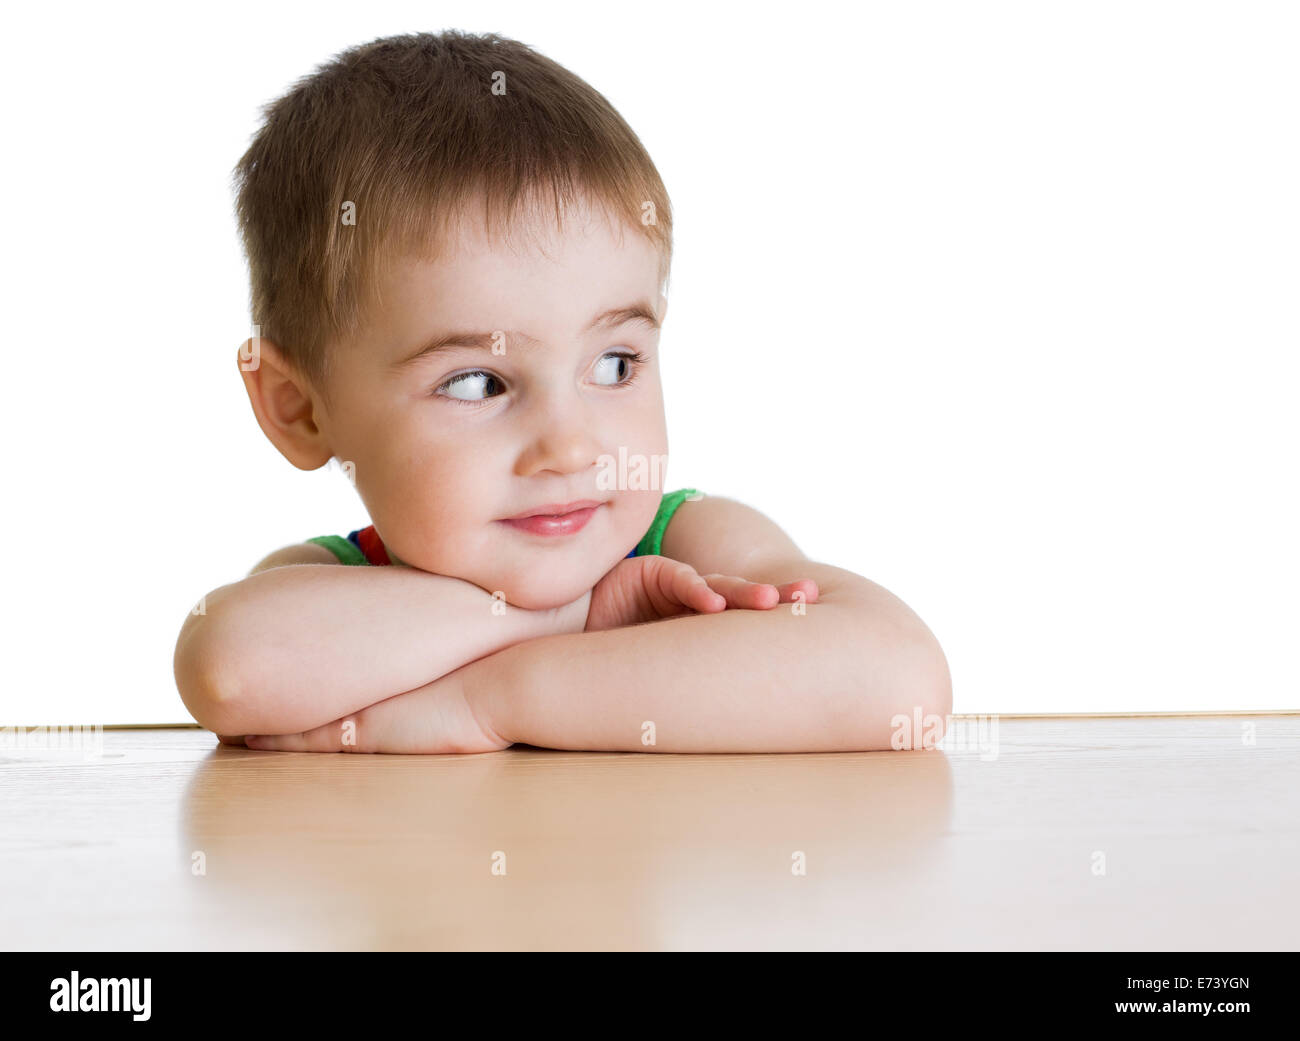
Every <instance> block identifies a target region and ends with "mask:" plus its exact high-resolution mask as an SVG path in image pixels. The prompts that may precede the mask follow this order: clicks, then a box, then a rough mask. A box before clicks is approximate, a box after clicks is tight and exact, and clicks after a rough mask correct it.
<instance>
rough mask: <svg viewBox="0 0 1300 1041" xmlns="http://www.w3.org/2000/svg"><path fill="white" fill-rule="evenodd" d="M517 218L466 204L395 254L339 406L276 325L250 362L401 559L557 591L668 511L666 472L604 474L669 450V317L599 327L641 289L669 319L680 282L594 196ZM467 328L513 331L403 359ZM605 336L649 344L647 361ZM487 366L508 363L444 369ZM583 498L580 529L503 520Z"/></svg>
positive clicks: (343, 376)
mask: <svg viewBox="0 0 1300 1041" xmlns="http://www.w3.org/2000/svg"><path fill="white" fill-rule="evenodd" d="M466 212H475V211H474V210H472V209H467V211H466ZM514 230H515V231H516V232H520V233H521V234H514V235H513V236H511V238H510V239H509V240H504V239H493V238H492V237H491V236H489V234H488V231H487V229H486V228H485V227H484V226H483V225H482V223H481V222H479V221H474V220H465V219H462V220H460V221H458V222H456V223H454V224H453V225H452V227H451V228H450V229H449V232H448V234H447V236H446V241H445V242H444V244H443V245H444V249H443V251H442V252H441V254H440V255H439V256H437V257H436V258H433V259H425V258H407V259H404V260H402V261H400V262H399V263H397V264H395V265H394V269H393V271H392V273H391V277H390V278H389V280H388V282H387V284H386V285H385V286H384V288H383V301H384V303H383V307H382V308H375V309H374V313H373V314H372V316H371V320H370V321H368V322H367V323H364V330H365V332H364V338H363V339H359V340H354V341H351V342H346V343H343V344H340V345H338V348H337V354H336V358H337V367H336V369H335V370H334V372H333V373H332V376H331V381H330V385H329V398H330V400H329V405H328V406H327V404H326V401H325V399H324V398H323V397H322V396H321V395H320V394H318V393H316V391H314V390H313V389H312V387H311V386H310V385H309V384H308V383H307V381H306V380H305V379H303V378H302V377H300V376H299V375H298V374H297V373H295V372H294V371H293V370H292V367H291V366H290V365H289V364H288V363H287V362H286V361H285V359H284V357H283V355H282V354H281V353H280V351H279V350H278V348H277V347H276V346H275V344H274V343H271V342H270V341H268V340H265V339H264V340H262V341H261V363H260V364H259V366H258V368H257V369H256V370H253V371H251V372H249V371H246V372H244V373H243V375H244V379H245V381H246V382H247V383H248V384H249V396H250V399H251V400H252V401H253V403H254V410H255V411H256V412H257V414H258V421H259V423H260V424H261V426H262V429H263V430H264V431H265V432H266V434H267V436H268V437H269V438H270V439H271V440H272V442H274V443H275V445H276V447H277V448H279V449H280V451H281V452H282V453H283V454H284V455H285V456H286V457H287V458H289V459H290V461H291V462H293V463H294V464H295V465H297V466H299V467H301V468H303V469H316V468H318V467H320V466H322V465H324V464H325V463H327V462H328V461H329V459H330V458H331V457H335V458H337V459H339V460H340V461H341V462H350V463H351V464H352V465H353V467H354V478H355V482H356V488H357V492H358V494H359V495H360V496H361V499H362V501H363V502H364V504H365V507H366V510H367V511H368V513H369V515H370V518H371V520H372V521H373V523H374V525H375V527H376V529H377V531H378V532H379V535H380V537H381V538H382V539H383V541H384V545H385V547H386V548H387V550H388V553H389V556H390V558H391V559H392V560H393V561H394V563H396V564H399V565H409V566H412V567H416V568H420V569H422V570H425V571H430V572H433V573H435V574H440V575H447V576H450V577H453V578H460V579H463V580H465V581H468V582H472V583H474V584H475V585H477V586H480V587H481V588H483V589H485V590H487V591H489V592H501V593H503V594H504V596H505V599H506V600H507V601H508V602H509V603H511V604H514V605H516V606H518V607H523V608H529V609H543V608H552V607H557V606H560V605H563V604H567V603H571V602H572V601H574V600H575V599H577V598H578V597H580V596H582V595H583V594H585V593H586V592H587V591H589V590H591V589H592V588H593V587H594V586H595V585H596V584H597V582H598V581H599V580H600V578H601V577H602V576H603V575H605V574H606V573H607V572H609V571H610V569H611V568H612V567H614V565H615V564H617V563H618V562H619V561H620V560H622V559H623V558H624V557H625V556H626V555H627V553H628V552H629V550H631V549H632V547H634V546H635V545H636V544H637V542H638V540H639V539H640V538H641V536H642V535H643V534H644V533H645V530H646V528H647V527H649V525H650V522H651V521H652V520H653V519H654V515H655V511H656V509H657V508H658V505H659V500H660V496H661V494H662V492H663V491H664V490H665V488H664V487H663V482H662V480H661V482H660V487H658V488H649V489H637V490H632V489H628V490H620V489H601V488H598V487H597V477H598V474H599V473H600V471H601V466H600V463H599V460H600V457H601V456H602V455H608V456H612V457H614V458H617V457H618V455H619V451H620V449H622V450H624V451H625V452H626V453H627V455H628V458H632V457H634V456H636V455H638V454H639V455H641V456H643V457H644V458H646V459H649V458H652V457H655V456H661V457H666V456H667V453H668V435H667V427H666V422H665V418H664V404H663V390H662V386H661V382H660V370H659V358H658V351H659V332H658V329H656V328H652V327H651V326H650V325H649V324H648V323H646V322H643V321H638V320H631V321H624V322H622V323H620V324H618V325H615V326H612V327H608V328H601V329H597V330H591V331H587V328H586V327H587V326H588V325H589V323H590V322H591V320H592V319H593V318H594V317H596V316H597V315H598V314H601V313H603V312H605V311H608V310H610V309H614V308H621V307H625V306H631V305H633V304H636V303H641V302H643V303H644V304H645V305H646V306H647V307H648V309H649V310H650V311H652V312H653V314H654V317H655V319H656V320H657V321H658V322H662V321H663V318H664V315H665V314H666V312H667V300H666V298H665V297H664V296H663V294H662V293H661V292H660V290H659V287H660V268H661V263H660V261H661V258H660V256H659V254H658V252H657V250H656V249H655V247H654V245H653V244H652V243H651V242H650V241H649V240H648V239H647V238H646V237H645V236H644V235H642V234H641V233H639V232H638V231H637V230H636V229H630V228H626V227H618V226H616V225H615V224H614V223H613V222H612V221H611V220H610V219H608V218H607V217H606V216H605V215H604V214H603V213H602V212H600V211H598V210H593V209H592V208H591V207H589V206H586V205H581V206H575V207H574V208H572V209H570V211H569V213H568V214H567V216H566V223H565V225H564V227H563V229H562V230H561V229H557V228H556V227H555V223H554V220H553V219H551V220H550V221H549V222H548V221H546V220H542V219H538V218H536V217H530V216H525V217H523V218H521V220H520V222H519V225H518V226H517V227H516V228H515V229H514ZM453 331H456V332H460V331H465V332H496V331H502V332H504V334H505V335H504V338H503V339H502V340H501V341H500V342H501V344H502V345H503V347H504V353H500V354H498V353H494V352H493V350H492V349H490V348H489V349H487V350H484V349H478V348H472V347H459V346H457V347H449V348H446V349H444V350H442V351H440V352H438V353H437V354H435V355H433V356H431V357H427V358H424V359H422V360H419V361H417V362H414V363H413V364H411V365H410V366H408V367H405V368H395V367H394V365H393V363H394V362H395V361H397V360H399V359H402V358H406V357H408V356H410V355H411V354H413V353H415V352H416V350H418V348H419V347H420V346H421V345H422V344H424V343H426V342H428V341H429V340H430V339H432V338H433V337H434V336H435V335H440V334H446V333H450V332H453ZM519 334H523V335H522V336H521V335H519ZM528 338H531V340H530V339H528ZM532 341H536V342H532ZM610 352H615V353H627V352H639V353H641V354H642V355H644V356H645V360H644V362H642V363H640V364H639V365H637V366H635V369H634V367H633V365H632V363H630V362H624V361H620V360H619V359H618V358H616V357H612V356H611V355H610ZM476 369H482V370H485V371H486V372H488V373H490V374H491V375H492V377H494V379H492V380H489V379H485V378H483V377H481V376H479V377H474V378H471V379H470V380H467V381H463V382H461V383H459V384H456V385H455V386H448V384H447V381H448V379H449V377H453V376H456V375H461V374H465V373H469V372H472V371H474V370H476ZM633 375H634V376H635V378H630V377H632V376H633ZM464 399H469V400H464ZM621 483H622V482H621ZM581 499H595V500H600V501H602V503H603V505H601V506H600V507H599V508H598V509H597V510H596V513H595V514H594V515H593V516H592V518H591V520H590V521H589V522H588V524H587V526H586V527H585V528H584V529H583V530H582V531H581V532H579V533H577V534H576V535H570V536H565V537H559V538H545V537H539V536H536V535H532V534H528V533H525V532H520V531H518V530H516V529H514V528H511V527H509V526H507V525H504V524H502V523H500V521H501V519H502V518H506V517H511V516H515V515H518V514H520V513H522V512H526V511H533V510H535V508H536V507H539V506H543V505H547V504H553V503H568V502H572V501H576V500H581Z"/></svg>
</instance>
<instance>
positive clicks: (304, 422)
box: [238, 337, 334, 470]
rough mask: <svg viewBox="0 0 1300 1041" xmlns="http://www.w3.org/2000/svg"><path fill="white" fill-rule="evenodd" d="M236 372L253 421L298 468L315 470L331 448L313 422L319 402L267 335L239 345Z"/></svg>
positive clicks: (329, 455) (323, 461)
mask: <svg viewBox="0 0 1300 1041" xmlns="http://www.w3.org/2000/svg"><path fill="white" fill-rule="evenodd" d="M238 362H239V375H240V377H241V378H242V379H243V381H244V390H245V391H247V392H248V401H249V404H251V405H252V406H253V415H254V416H256V418H257V425H258V426H260V427H261V428H262V433H264V434H265V435H266V436H267V438H268V440H270V442H271V444H273V445H275V447H276V449H277V450H278V451H279V452H280V454H281V455H282V456H284V457H285V458H286V459H288V460H289V462H291V463H292V464H293V465H294V466H296V467H298V469H300V470H318V469H320V468H321V467H322V466H324V465H325V464H326V463H328V462H329V461H330V458H331V457H332V456H333V454H334V453H333V452H331V451H330V449H329V446H328V445H327V444H326V443H325V436H324V433H323V432H322V431H321V429H320V427H319V426H318V425H317V424H316V421H315V415H316V411H315V410H316V409H317V408H319V405H317V403H316V402H315V400H314V397H313V395H312V394H311V393H310V391H309V390H308V389H307V387H306V383H305V381H304V380H303V378H302V377H301V376H300V375H298V373H297V372H295V371H294V369H293V367H292V366H291V365H290V364H289V362H288V361H287V359H286V358H285V357H284V355H283V354H282V353H281V352H280V350H279V348H277V347H276V346H275V344H274V343H272V342H271V341H270V340H268V339H266V338H265V337H258V338H257V339H250V340H245V341H244V342H243V343H242V344H240V346H239V357H238Z"/></svg>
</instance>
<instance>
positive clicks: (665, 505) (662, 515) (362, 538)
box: [307, 488, 703, 565]
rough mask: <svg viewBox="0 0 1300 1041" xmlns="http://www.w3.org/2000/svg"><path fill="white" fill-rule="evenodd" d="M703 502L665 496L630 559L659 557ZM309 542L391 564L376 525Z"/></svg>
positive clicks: (346, 558) (343, 556) (361, 560)
mask: <svg viewBox="0 0 1300 1041" xmlns="http://www.w3.org/2000/svg"><path fill="white" fill-rule="evenodd" d="M700 498H703V493H702V492H699V491H697V490H696V489H694V488H681V489H679V490H678V491H675V492H669V493H668V494H666V495H664V497H663V498H662V499H660V500H659V510H658V512H656V513H655V519H654V520H653V521H651V522H650V527H649V528H648V529H647V530H646V533H645V534H644V535H643V536H641V541H640V542H638V543H637V544H636V546H634V547H633V549H632V551H631V552H630V553H628V556H629V557H653V556H658V555H659V550H660V547H662V545H663V541H664V532H665V531H667V530H668V522H669V521H671V520H672V519H673V514H674V513H676V512H677V507H678V506H680V505H681V504H682V503H684V502H686V501H687V500H688V499H690V500H692V501H694V500H695V499H700ZM307 541H308V542H314V543H316V544H317V545H318V546H324V547H325V548H326V549H328V550H329V551H330V552H331V553H333V554H334V555H335V556H336V557H338V558H339V563H341V564H355V565H361V564H376V565H379V564H391V563H392V561H391V560H389V559H388V552H387V551H386V550H385V549H384V543H383V540H382V539H380V537H379V533H378V532H377V531H375V526H374V525H373V524H372V525H370V526H369V527H368V528H358V529H357V530H356V531H354V532H351V533H350V534H349V535H348V536H347V537H346V538H344V537H343V536H342V535H317V536H315V537H314V538H310V539H308V540H307Z"/></svg>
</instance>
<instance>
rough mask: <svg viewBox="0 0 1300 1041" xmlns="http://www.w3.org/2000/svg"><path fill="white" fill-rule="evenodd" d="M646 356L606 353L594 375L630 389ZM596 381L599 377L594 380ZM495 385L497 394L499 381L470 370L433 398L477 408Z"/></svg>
mask: <svg viewBox="0 0 1300 1041" xmlns="http://www.w3.org/2000/svg"><path fill="white" fill-rule="evenodd" d="M645 361H646V356H645V355H643V353H641V352H640V351H632V350H625V351H610V352H608V353H606V355H603V356H602V357H601V360H599V361H598V363H597V373H598V374H599V376H607V377H612V379H614V382H611V383H601V386H612V387H617V386H624V387H627V386H632V383H634V382H636V381H637V377H638V376H640V373H641V369H642V368H643V365H645ZM598 382H599V377H598ZM493 385H497V387H498V392H499V390H500V387H502V386H503V385H502V381H500V378H499V377H497V376H493V373H490V372H484V370H482V369H474V370H472V372H463V373H459V374H456V376H452V377H451V378H450V379H446V381H443V382H442V383H441V385H439V386H438V387H437V389H435V390H434V394H435V395H437V396H443V398H450V399H451V400H452V402H456V403H458V404H464V405H471V407H474V405H481V404H486V403H487V400H490V398H493V396H497V395H494V394H491V392H490V391H489V389H490V387H491V386H493Z"/></svg>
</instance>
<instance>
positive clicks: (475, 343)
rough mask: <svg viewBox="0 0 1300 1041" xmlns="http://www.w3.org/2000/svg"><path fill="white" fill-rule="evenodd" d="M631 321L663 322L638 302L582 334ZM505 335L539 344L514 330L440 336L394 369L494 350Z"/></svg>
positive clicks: (653, 325)
mask: <svg viewBox="0 0 1300 1041" xmlns="http://www.w3.org/2000/svg"><path fill="white" fill-rule="evenodd" d="M628 322H642V323H643V324H645V325H647V326H649V328H651V329H654V330H656V331H657V330H658V329H659V319H658V318H657V317H656V316H655V313H654V309H653V308H652V307H651V306H650V304H649V302H648V301H646V300H638V301H637V302H636V303H633V304H628V305H627V306H625V307H611V308H610V309H609V310H608V311H602V312H601V313H600V314H598V315H596V317H595V318H593V319H592V320H591V321H590V322H588V323H587V324H586V326H585V327H584V328H583V330H582V335H584V336H585V335H587V334H588V333H592V332H595V331H597V330H599V329H615V328H617V327H618V326H620V325H625V324H627V323H628ZM501 334H504V335H505V336H506V337H507V339H508V340H510V341H511V342H512V343H517V344H523V345H525V346H530V345H533V344H536V343H537V342H538V341H537V339H536V338H535V337H532V336H529V335H528V334H527V333H521V332H517V331H515V330H513V329H497V330H495V331H494V332H486V333H485V332H450V333H437V334H435V335H434V336H433V337H432V338H431V339H429V340H426V341H425V342H424V343H423V344H421V345H420V347H419V348H417V349H416V351H415V352H414V353H413V354H410V355H407V356H406V357H404V358H399V359H398V360H397V361H395V362H393V363H392V368H393V369H395V370H396V369H405V368H406V367H407V366H408V365H413V364H414V363H415V362H417V361H420V360H421V359H423V358H428V357H430V356H432V355H435V354H437V353H438V352H439V351H445V350H450V349H452V348H455V347H469V348H473V349H475V350H481V351H490V350H491V349H492V344H493V340H494V338H495V337H496V336H498V335H501Z"/></svg>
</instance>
